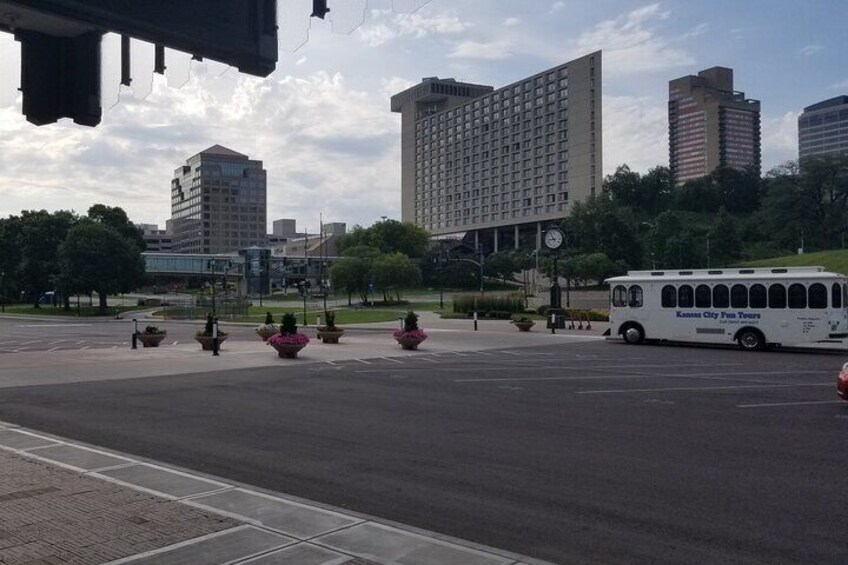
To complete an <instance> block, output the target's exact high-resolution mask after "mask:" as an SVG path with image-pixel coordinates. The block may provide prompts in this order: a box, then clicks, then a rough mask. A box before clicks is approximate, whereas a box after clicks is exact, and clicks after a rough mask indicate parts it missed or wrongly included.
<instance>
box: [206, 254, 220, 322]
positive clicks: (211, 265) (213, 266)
mask: <svg viewBox="0 0 848 565" xmlns="http://www.w3.org/2000/svg"><path fill="white" fill-rule="evenodd" d="M206 266H207V267H208V268H209V270H211V271H212V317H213V318H214V317H215V269H216V268H217V267H218V261H217V259H210V260H209V261H208V262H207V264H206Z"/></svg>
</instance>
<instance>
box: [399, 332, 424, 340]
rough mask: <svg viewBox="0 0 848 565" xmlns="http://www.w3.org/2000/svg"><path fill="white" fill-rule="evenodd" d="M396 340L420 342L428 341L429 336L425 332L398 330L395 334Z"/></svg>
mask: <svg viewBox="0 0 848 565" xmlns="http://www.w3.org/2000/svg"><path fill="white" fill-rule="evenodd" d="M394 336H395V339H417V340H418V341H424V340H425V339H427V334H425V333H424V330H420V329H419V330H411V331H406V330H396V331H395V333H394Z"/></svg>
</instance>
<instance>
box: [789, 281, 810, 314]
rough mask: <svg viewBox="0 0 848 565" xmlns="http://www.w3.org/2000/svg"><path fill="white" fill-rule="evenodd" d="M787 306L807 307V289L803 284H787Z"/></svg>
mask: <svg viewBox="0 0 848 565" xmlns="http://www.w3.org/2000/svg"><path fill="white" fill-rule="evenodd" d="M788 294H789V300H788V302H789V307H790V308H806V307H807V289H806V288H804V285H802V284H799V283H795V284H791V285H789V293H788Z"/></svg>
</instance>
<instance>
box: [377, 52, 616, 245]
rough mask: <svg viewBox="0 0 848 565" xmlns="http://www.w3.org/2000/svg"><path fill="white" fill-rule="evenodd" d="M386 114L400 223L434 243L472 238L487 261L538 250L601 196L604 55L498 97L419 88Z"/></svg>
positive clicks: (436, 82)
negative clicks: (397, 150)
mask: <svg viewBox="0 0 848 565" xmlns="http://www.w3.org/2000/svg"><path fill="white" fill-rule="evenodd" d="M391 108H392V111H393V112H398V113H400V114H401V153H402V163H401V177H402V188H401V190H402V192H401V207H402V219H403V221H405V222H412V223H414V224H416V225H418V226H420V227H423V228H425V229H427V230H429V231H430V232H431V233H433V234H434V235H448V234H457V235H465V236H466V237H467V238H469V239H470V238H472V237H473V241H474V243H475V244H476V243H480V244H481V245H482V247H483V250H484V251H486V252H491V251H496V250H506V249H510V248H518V247H519V246H522V247H529V248H532V247H536V246H538V245H539V238H540V234H541V231H542V230H543V229H544V228H545V227H546V225H547V224H549V223H552V222H558V221H559V220H561V219H563V218H565V217H566V215H567V213H568V209H569V205H570V203H572V202H575V201H579V200H582V199H584V198H586V197H588V196H589V195H590V194H593V193H594V192H595V191H596V190H599V189H600V187H601V183H602V167H603V164H602V146H603V139H602V134H601V130H602V121H601V52H600V51H598V52H595V53H592V54H590V55H586V56H585V57H581V58H579V59H576V60H574V61H571V62H569V63H565V64H564V65H560V66H558V67H554V68H552V69H549V70H547V71H545V72H542V73H539V74H537V75H534V76H531V77H529V78H525V79H523V80H520V81H518V82H516V83H513V84H511V85H509V86H506V87H503V88H500V89H498V90H494V89H493V88H492V87H491V86H483V85H479V84H468V83H463V82H457V81H456V80H454V79H439V78H425V79H424V80H423V81H422V82H421V83H420V84H418V85H416V86H413V87H412V88H409V89H407V90H405V91H403V92H401V93H399V94H397V95H395V96H393V97H392V101H391ZM469 243H470V242H469Z"/></svg>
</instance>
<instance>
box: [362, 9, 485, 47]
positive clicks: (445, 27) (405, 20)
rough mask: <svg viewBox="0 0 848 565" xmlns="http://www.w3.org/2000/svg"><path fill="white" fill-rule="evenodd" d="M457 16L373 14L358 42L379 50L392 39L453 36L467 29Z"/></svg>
mask: <svg viewBox="0 0 848 565" xmlns="http://www.w3.org/2000/svg"><path fill="white" fill-rule="evenodd" d="M468 27H469V26H468V24H466V23H464V22H462V21H461V20H460V19H459V18H458V17H457V16H456V14H454V13H448V12H442V13H432V14H428V13H424V12H415V13H413V14H397V13H394V12H392V11H391V10H372V11H371V21H369V22H366V23H365V24H364V25H363V26H361V27H360V28H359V29H358V34H359V38H360V39H362V41H364V42H365V43H367V44H368V45H370V46H371V47H379V46H380V45H383V44H385V43H387V42H389V41H391V40H393V39H397V38H400V37H413V38H415V39H423V38H425V37H427V36H429V35H451V34H457V33H462V32H463V31H465V30H466V29H468Z"/></svg>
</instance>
